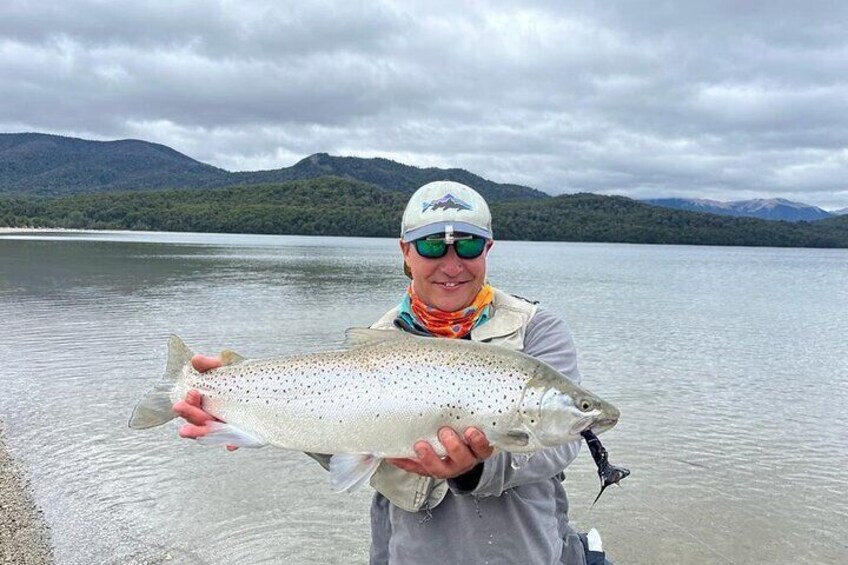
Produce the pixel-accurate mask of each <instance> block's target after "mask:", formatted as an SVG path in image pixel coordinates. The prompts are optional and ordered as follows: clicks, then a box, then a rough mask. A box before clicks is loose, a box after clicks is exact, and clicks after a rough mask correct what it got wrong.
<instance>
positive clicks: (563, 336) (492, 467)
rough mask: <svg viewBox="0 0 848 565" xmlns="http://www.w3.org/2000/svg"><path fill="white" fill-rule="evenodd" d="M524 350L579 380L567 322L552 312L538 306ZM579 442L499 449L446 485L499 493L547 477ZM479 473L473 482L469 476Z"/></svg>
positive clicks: (571, 455)
mask: <svg viewBox="0 0 848 565" xmlns="http://www.w3.org/2000/svg"><path fill="white" fill-rule="evenodd" d="M524 352H525V353H526V354H528V355H530V356H532V357H535V358H537V359H539V360H541V361H544V362H545V363H547V364H548V365H551V366H552V367H554V368H555V369H557V370H558V371H560V372H561V373H562V374H563V375H565V376H566V377H568V378H569V379H570V380H571V381H572V382H574V383H576V384H579V383H580V380H581V378H580V372H579V371H578V370H577V351H576V349H575V347H574V340H573V338H572V336H571V331H570V330H569V329H568V326H567V325H566V323H565V322H564V321H563V320H562V319H560V318H557V317H556V316H554V315H553V314H551V313H549V312H547V311H545V310H542V309H539V310H538V311H537V312H536V315H535V316H533V319H532V320H530V323H529V324H528V326H527V331H526V333H525V337H524ZM580 445H581V442H579V441H575V442H571V443H567V444H564V445H561V446H558V447H552V448H549V449H545V450H543V451H538V452H536V453H534V454H533V455H532V456H531V457H529V458H527V456H526V455H513V454H511V453H506V452H499V453H496V454H495V455H493V456H492V457H490V458H488V459H487V460H486V461H484V462H483V463H481V464H480V465H478V466H477V467H476V468H475V469H473V470H472V471H470V473H468V474H466V475H462V476H460V477H456V478H455V479H450V480H449V481H448V486H449V488H450V489H451V490H452V491H453V492H454V493H456V494H475V495H479V496H500V495H501V494H503V493H504V491H506V490H508V489H510V488H513V487H516V486H520V485H524V484H529V483H534V482H537V481H543V480H547V479H550V478H551V477H554V476H556V475H558V474H560V473H562V471H563V469H565V468H566V467H567V466H568V465H569V464H570V463H571V462H572V461H574V459H575V458H576V457H577V454H578V453H579V452H580ZM474 475H477V476H479V480H478V481H476V486H473V484H469V482H471V481H469V476H471V477H472V480H473V477H474Z"/></svg>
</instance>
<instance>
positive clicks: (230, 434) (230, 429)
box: [197, 422, 265, 447]
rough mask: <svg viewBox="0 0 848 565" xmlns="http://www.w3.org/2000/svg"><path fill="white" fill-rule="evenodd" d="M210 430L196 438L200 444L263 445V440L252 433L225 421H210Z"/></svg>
mask: <svg viewBox="0 0 848 565" xmlns="http://www.w3.org/2000/svg"><path fill="white" fill-rule="evenodd" d="M208 426H209V428H210V429H211V430H212V431H210V432H209V433H208V434H206V435H205V436H200V437H198V438H197V443H199V444H200V445H235V446H238V447H264V446H265V442H264V441H262V440H261V439H259V438H258V437H256V436H254V435H253V434H251V433H249V432H246V431H244V430H242V429H241V428H237V427H236V426H233V425H232V424H227V423H226V422H210V423H209V424H208Z"/></svg>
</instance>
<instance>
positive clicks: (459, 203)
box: [421, 193, 473, 213]
mask: <svg viewBox="0 0 848 565" xmlns="http://www.w3.org/2000/svg"><path fill="white" fill-rule="evenodd" d="M472 209H473V208H472V207H471V204H469V203H467V202H465V201H464V200H462V199H461V198H457V197H456V196H454V195H453V194H451V193H447V194H445V195H444V196H442V197H441V198H439V199H438V200H433V201H432V202H424V203H422V205H421V212H422V213H423V212H426V211H427V210H433V211H436V210H472Z"/></svg>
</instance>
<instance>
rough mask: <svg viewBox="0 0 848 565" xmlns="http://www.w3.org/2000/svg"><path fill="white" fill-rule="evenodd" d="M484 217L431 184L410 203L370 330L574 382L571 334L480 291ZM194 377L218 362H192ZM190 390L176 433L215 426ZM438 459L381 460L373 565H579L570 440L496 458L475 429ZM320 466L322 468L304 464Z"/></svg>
mask: <svg viewBox="0 0 848 565" xmlns="http://www.w3.org/2000/svg"><path fill="white" fill-rule="evenodd" d="M492 245H493V235H492V219H491V214H490V212H489V207H488V205H487V204H486V202H485V200H484V199H483V198H482V197H481V196H480V195H479V194H478V193H477V192H475V191H474V190H473V189H471V188H469V187H467V186H465V185H462V184H459V183H455V182H449V181H439V182H433V183H429V184H426V185H424V186H422V187H421V188H419V189H418V190H417V191H416V192H415V193H414V194H413V195H412V197H411V198H410V200H409V203H408V204H407V206H406V210H405V212H404V215H403V221H402V225H401V240H400V248H401V251H402V253H403V259H404V271H405V272H406V274H407V276H409V278H410V279H411V280H412V282H411V284H410V285H409V287H408V288H407V291H406V293H405V294H404V296H403V298H402V300H401V301H400V304H399V305H398V306H397V307H395V308H393V309H392V310H390V311H389V312H387V313H386V314H385V315H384V316H383V317H382V318H380V320H378V321H377V322H376V323H375V324H374V325H373V326H372V327H373V328H376V329H385V330H402V331H408V332H413V333H418V334H423V335H429V336H433V337H436V338H447V339H471V340H474V341H483V342H488V343H492V344H496V345H499V346H502V347H508V348H511V349H515V350H521V351H524V352H525V353H527V354H528V355H531V356H533V357H536V358H538V359H540V360H542V361H545V362H546V363H548V364H549V365H551V366H553V367H554V368H556V369H558V370H559V371H560V372H561V373H563V374H564V375H565V376H567V377H568V378H569V379H571V380H572V381H574V382H575V383H579V382H580V373H579V372H578V370H577V359H576V352H575V348H574V344H573V341H572V337H571V333H570V331H569V329H568V327H567V326H566V325H565V323H564V322H563V321H562V320H560V319H558V318H557V317H555V316H553V315H552V314H550V313H548V312H546V311H545V310H543V309H540V308H538V307H537V306H536V304H535V303H532V302H529V301H526V300H524V299H521V298H517V297H514V296H510V295H508V294H506V293H503V292H501V291H500V290H498V289H495V288H493V287H491V286H490V285H488V284H487V283H486V259H487V256H488V253H489V251H490V250H491V248H492ZM192 363H193V364H194V366H195V368H196V369H197V370H199V371H203V370H207V369H210V368H212V367H216V366H218V365H220V361H219V360H218V359H217V358H214V357H202V356H197V357H195V358H194V359H192ZM201 403H202V401H201V398H200V396H199V394H198V393H196V392H195V391H192V392H191V393H189V395H188V396H187V397H186V400H185V401H183V402H179V403H177V404H176V405H175V406H174V410H175V411H176V412H177V414H178V415H180V416H182V417H183V418H185V419H186V420H187V421H188V422H189V423H188V424H186V425H184V426H183V427H182V428H181V429H180V435H181V436H183V437H188V438H196V437H200V436H202V435H204V434H205V433H207V432H208V429H207V427H206V426H207V424H208V423H209V422H210V421H212V420H213V418H212V417H211V416H210V415H208V414H206V413H205V412H203V410H202V408H201ZM439 440H440V442H441V443H442V444H443V446H444V447H445V451H446V453H447V455H446V456H445V457H442V458H440V457H439V456H438V455H437V454H436V452H435V450H434V449H433V447H432V446H431V445H430V444H428V443H427V442H423V441H422V442H419V443H418V444H416V445H415V446H414V448H415V452H416V454H417V455H418V457H417V458H415V459H395V460H391V461H388V462H384V463H383V464H382V465H381V466H380V468H379V469H378V470H377V472H376V473H375V474H374V476H373V477H372V479H371V486H372V487H374V489H375V490H376V493H375V495H374V498H373V501H372V505H371V536H372V543H371V563H372V564H374V565H376V564H384V563H392V564H395V563H399V564H407V563H408V564H417V563H427V564H430V563H462V564H466V563H468V564H476V563H481V564H482V563H491V564H515V563H528V564H537V563H538V564H556V563H569V564H570V563H574V564H583V563H586V555H587V553H586V551H585V550H584V546H583V543H581V541H580V538H579V536H578V534H577V533H576V532H575V531H574V530H573V529H572V528H571V527H570V525H569V524H568V518H567V511H568V500H567V498H566V494H565V490H564V488H563V486H562V480H563V479H564V474H563V469H564V468H565V467H566V466H567V465H568V464H569V463H571V461H573V460H574V458H575V457H576V456H577V453H578V451H579V447H580V444H579V442H576V443H571V444H566V445H562V446H560V447H557V448H551V449H547V450H545V451H542V452H538V453H536V454H534V455H533V457H531V458H529V459H527V458H526V457H520V456H513V455H512V454H510V453H493V450H492V448H491V446H490V445H489V443H488V441H487V440H486V438H485V436H484V435H483V433H482V432H480V431H479V430H477V429H474V428H469V429H467V430H452V429H450V428H447V427H446V428H442V429H441V430H439ZM312 456H313V457H314V458H316V459H317V460H319V462H321V463H322V464H325V465H326V459H325V458H324V457H323V456H321V455H315V454H313V455H312Z"/></svg>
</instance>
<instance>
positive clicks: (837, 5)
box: [0, 0, 848, 208]
mask: <svg viewBox="0 0 848 565" xmlns="http://www.w3.org/2000/svg"><path fill="white" fill-rule="evenodd" d="M48 4H55V5H52V6H51V5H48ZM563 4H564V3H562V2H554V1H549V2H533V3H527V2H509V1H498V2H487V3H456V2H450V3H448V2H380V3H374V2H371V3H345V2H286V3H274V2H270V1H269V2H261V1H240V2H235V1H232V2H230V1H219V2H211V1H205V0H204V1H201V0H194V1H184V2H176V3H163V2H153V1H141V0H139V1H136V2H99V1H93V0H68V1H67V2H63V3H31V2H21V1H14V0H13V1H11V2H9V1H7V2H4V3H3V4H2V5H0V90H2V92H3V96H2V97H0V130H2V131H43V132H52V133H59V134H65V135H78V136H81V137H90V138H97V139H112V138H124V137H136V138H142V139H147V140H150V141H156V142H159V143H164V144H167V145H170V146H172V147H174V148H175V149H177V150H179V151H182V152H184V153H187V154H189V155H191V156H192V157H195V158H197V159H199V160H202V161H206V162H209V163H212V164H215V165H218V166H221V167H224V168H227V169H230V170H247V169H263V168H276V167H282V166H288V165H291V164H292V163H293V162H295V161H296V160H298V159H300V158H302V157H304V156H306V155H308V154H310V153H314V152H317V151H326V152H329V153H333V154H341V155H356V156H363V157H371V156H381V157H388V158H393V159H397V160H399V161H402V162H405V163H409V164H414V165H419V166H443V167H463V168H466V169H469V170H471V171H474V172H476V173H479V174H482V175H483V176H486V177H488V178H491V179H492V180H496V181H500V182H518V183H523V184H528V185H531V186H534V187H537V188H540V189H542V190H546V191H548V192H551V193H560V192H575V191H591V192H599V193H607V194H623V195H627V196H632V197H637V198H641V197H656V196H698V197H709V198H716V199H722V200H727V199H742V198H751V197H773V196H780V197H785V198H790V199H793V200H799V201H803V202H808V203H811V204H816V205H820V206H823V207H827V208H836V207H844V206H848V180H846V179H848V143H846V140H847V139H848V102H846V101H848V5H846V4H845V3H844V2H841V1H840V2H836V1H832V2H829V1H812V2H806V3H803V4H799V3H797V2H795V1H790V0H781V1H771V2H765V1H762V2H761V1H746V2H738V1H734V2H730V1H726V2H707V1H693V2H687V3H685V4H682V5H681V6H682V7H678V6H676V5H675V4H674V3H657V2H637V1H633V2H613V3H605V4H603V5H599V4H600V3H596V2H588V1H587V2H580V1H577V2H570V3H568V6H567V7H565V6H563Z"/></svg>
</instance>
